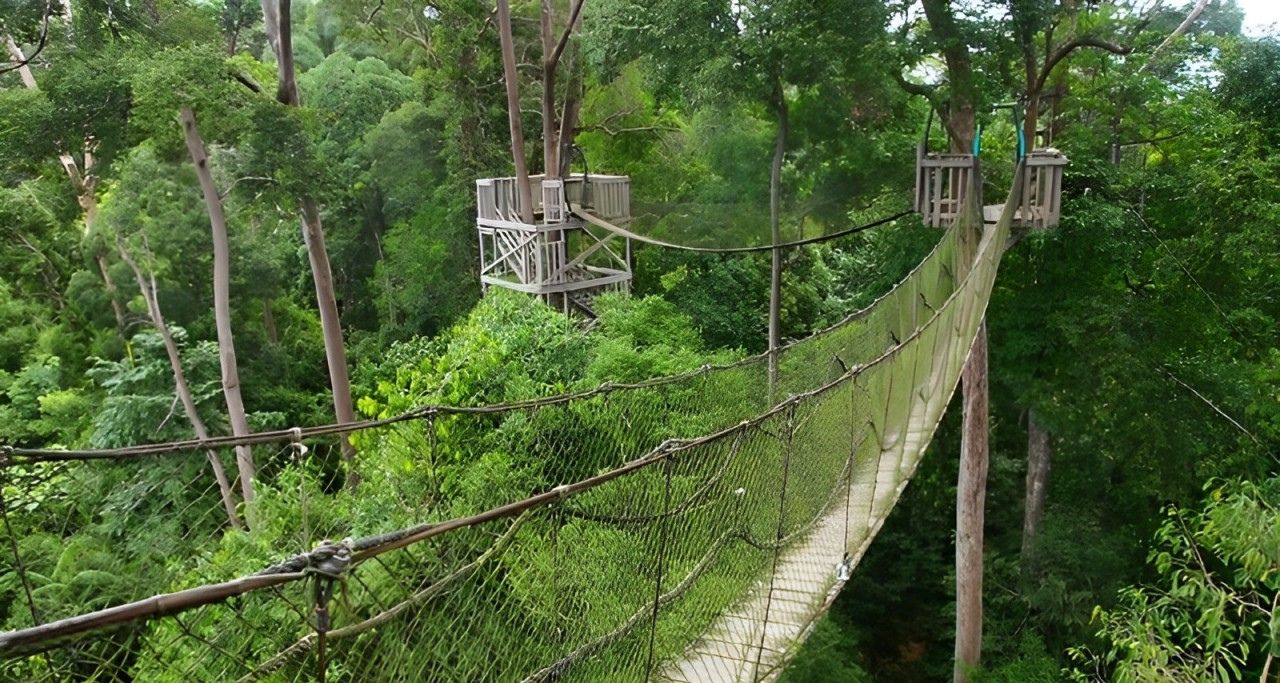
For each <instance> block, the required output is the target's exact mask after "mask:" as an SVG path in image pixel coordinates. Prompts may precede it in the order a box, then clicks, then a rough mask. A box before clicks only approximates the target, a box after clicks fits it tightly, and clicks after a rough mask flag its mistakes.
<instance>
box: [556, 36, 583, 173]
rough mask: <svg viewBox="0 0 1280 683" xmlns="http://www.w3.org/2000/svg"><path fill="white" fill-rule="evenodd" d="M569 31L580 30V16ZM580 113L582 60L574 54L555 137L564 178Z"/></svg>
mask: <svg viewBox="0 0 1280 683" xmlns="http://www.w3.org/2000/svg"><path fill="white" fill-rule="evenodd" d="M575 21H576V22H577V23H576V24H575V25H574V26H572V27H570V29H571V30H572V31H574V32H577V31H580V30H582V16H581V15H580V14H579V15H578V17H577V19H575ZM581 112H582V60H581V58H580V57H579V55H578V54H577V53H576V51H575V53H574V54H573V55H571V60H570V63H569V85H568V87H567V88H566V89H565V95H564V108H563V109H562V110H561V112H560V132H559V133H558V134H557V135H556V142H557V143H558V144H559V150H558V152H557V160H558V161H557V163H558V164H559V167H558V174H557V175H559V176H560V177H564V176H565V175H567V174H568V173H569V161H570V154H569V149H570V148H571V147H573V139H574V131H575V130H577V128H578V115H579V114H580V113H581Z"/></svg>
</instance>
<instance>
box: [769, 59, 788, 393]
mask: <svg viewBox="0 0 1280 683" xmlns="http://www.w3.org/2000/svg"><path fill="white" fill-rule="evenodd" d="M773 100H774V101H773V105H774V111H775V113H776V114H777V116H778V130H777V134H776V136H775V138H774V141H773V162H772V163H771V165H770V166H769V238H770V239H771V240H772V243H773V250H772V254H773V259H772V262H771V264H770V270H769V403H770V404H773V403H774V402H775V401H777V399H778V395H777V394H778V348H779V347H780V346H781V345H782V320H781V318H782V250H781V249H779V248H778V245H779V244H781V243H782V161H783V158H784V157H785V156H786V153H787V132H788V128H789V124H788V120H787V100H786V96H785V95H784V94H783V92H782V83H781V82H777V81H775V83H774V95H773Z"/></svg>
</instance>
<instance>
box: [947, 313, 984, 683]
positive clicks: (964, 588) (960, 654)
mask: <svg viewBox="0 0 1280 683" xmlns="http://www.w3.org/2000/svg"><path fill="white" fill-rule="evenodd" d="M962 379H963V381H964V418H963V422H964V425H963V428H962V430H963V431H962V433H961V437H960V474H959V478H958V480H957V482H956V643H955V645H956V649H955V670H954V680H955V681H956V683H964V681H966V680H967V673H968V671H969V670H970V669H972V668H973V667H976V666H977V665H978V663H979V661H980V660H981V657H982V545H983V538H982V534H983V522H984V517H985V507H986V497H987V437H988V434H987V324H986V321H985V320H984V321H983V322H982V324H981V326H980V327H979V328H978V336H977V337H976V338H975V339H974V340H973V348H972V350H971V351H970V352H969V361H968V363H967V364H966V365H965V367H964V371H963V375H962Z"/></svg>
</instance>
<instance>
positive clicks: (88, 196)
mask: <svg viewBox="0 0 1280 683" xmlns="http://www.w3.org/2000/svg"><path fill="white" fill-rule="evenodd" d="M70 16H71V14H70V10H69V6H68V13H67V17H68V21H69V20H70ZM4 42H5V47H6V48H7V49H8V51H9V56H10V57H11V58H13V60H14V62H16V63H17V64H18V78H19V79H20V80H21V81H22V85H23V87H25V88H27V89H28V90H39V89H40V86H39V85H38V84H37V83H36V77H35V74H33V73H31V67H30V66H29V65H28V64H27V63H26V62H27V57H26V55H25V54H23V52H22V48H20V47H18V44H17V43H15V42H13V36H10V35H8V34H5V36H4ZM58 162H59V163H61V164H62V168H63V170H64V171H65V172H66V174H67V178H68V179H69V180H70V181H71V187H72V189H74V190H75V193H76V203H77V204H79V205H80V208H81V210H82V211H83V212H84V233H85V234H86V235H87V234H89V231H90V230H92V229H93V224H94V221H95V220H96V219H97V217H98V197H97V194H96V193H95V190H96V187H95V182H94V180H93V176H91V175H90V172H91V171H92V170H93V168H92V164H93V152H92V150H89V149H86V151H85V168H84V172H83V173H82V172H81V171H80V166H79V164H77V163H76V160H75V158H74V157H72V156H71V155H70V154H67V153H66V152H60V153H59V154H58ZM94 261H95V262H96V263H97V264H98V273H99V275H100V276H101V277H102V284H103V286H104V287H105V288H106V290H107V298H108V299H110V301H111V312H112V313H114V314H115V316H116V331H117V332H118V333H119V334H120V337H121V338H122V339H123V338H124V333H125V316H124V313H125V311H124V304H122V303H120V297H119V296H118V294H117V292H116V286H115V284H114V283H112V281H111V273H110V272H109V271H108V269H107V255H106V254H105V253H104V252H103V251H98V252H97V253H96V254H94Z"/></svg>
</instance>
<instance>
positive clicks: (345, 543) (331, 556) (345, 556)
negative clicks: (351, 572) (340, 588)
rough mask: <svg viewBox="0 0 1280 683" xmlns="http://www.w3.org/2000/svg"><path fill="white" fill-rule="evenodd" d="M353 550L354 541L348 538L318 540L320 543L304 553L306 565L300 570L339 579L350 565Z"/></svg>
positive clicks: (344, 574)
mask: <svg viewBox="0 0 1280 683" xmlns="http://www.w3.org/2000/svg"><path fill="white" fill-rule="evenodd" d="M354 552H355V542H354V541H353V540H352V539H350V538H344V539H342V540H341V541H330V540H327V539H326V540H323V541H320V545H318V546H316V547H315V549H313V550H312V551H311V552H309V553H307V554H306V556H305V557H306V560H307V565H306V566H305V567H304V568H303V570H302V571H303V573H306V574H316V575H319V576H324V577H327V578H330V579H334V580H337V581H341V580H342V578H343V577H344V576H346V573H347V570H348V569H349V568H350V567H351V557H352V555H353V554H354Z"/></svg>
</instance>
